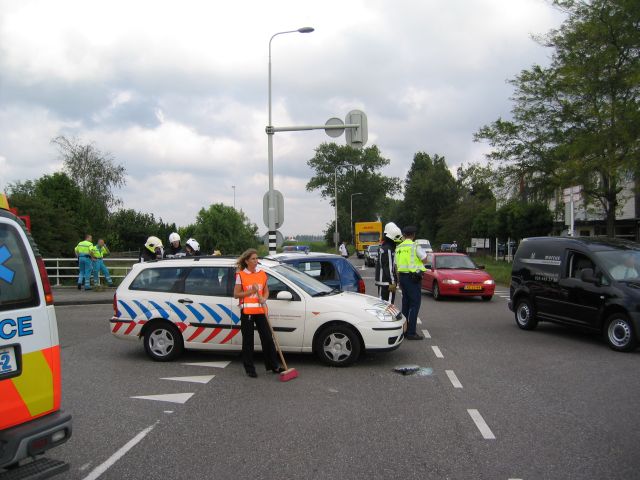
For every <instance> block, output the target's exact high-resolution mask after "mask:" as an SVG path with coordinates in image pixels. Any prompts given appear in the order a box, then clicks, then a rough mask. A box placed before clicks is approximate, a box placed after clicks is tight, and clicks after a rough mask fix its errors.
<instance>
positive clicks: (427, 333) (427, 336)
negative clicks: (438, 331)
mask: <svg viewBox="0 0 640 480" xmlns="http://www.w3.org/2000/svg"><path fill="white" fill-rule="evenodd" d="M422 334H423V335H424V338H431V334H430V333H429V330H422Z"/></svg>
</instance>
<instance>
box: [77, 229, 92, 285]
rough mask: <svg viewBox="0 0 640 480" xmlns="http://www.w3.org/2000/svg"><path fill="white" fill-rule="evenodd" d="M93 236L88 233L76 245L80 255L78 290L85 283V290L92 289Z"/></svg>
mask: <svg viewBox="0 0 640 480" xmlns="http://www.w3.org/2000/svg"><path fill="white" fill-rule="evenodd" d="M92 240H93V237H92V236H91V234H89V233H88V234H86V235H85V236H84V240H83V241H81V242H79V243H78V245H76V248H75V249H74V250H75V253H76V257H78V290H80V289H81V288H82V284H83V283H84V289H85V290H91V283H90V282H91V269H92V268H93V265H92V263H93V262H92V260H91V259H92V258H93V243H92Z"/></svg>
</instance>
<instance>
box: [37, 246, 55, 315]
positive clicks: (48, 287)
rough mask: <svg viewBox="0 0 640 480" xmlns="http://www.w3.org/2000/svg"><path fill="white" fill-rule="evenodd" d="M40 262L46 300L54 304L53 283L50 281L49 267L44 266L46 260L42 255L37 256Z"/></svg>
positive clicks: (39, 266)
mask: <svg viewBox="0 0 640 480" xmlns="http://www.w3.org/2000/svg"><path fill="white" fill-rule="evenodd" d="M36 263H37V264H38V272H40V280H42V289H43V290H44V301H45V302H46V304H47V305H53V291H52V290H51V284H50V283H49V275H47V269H46V268H45V266H44V260H43V259H42V257H38V258H36Z"/></svg>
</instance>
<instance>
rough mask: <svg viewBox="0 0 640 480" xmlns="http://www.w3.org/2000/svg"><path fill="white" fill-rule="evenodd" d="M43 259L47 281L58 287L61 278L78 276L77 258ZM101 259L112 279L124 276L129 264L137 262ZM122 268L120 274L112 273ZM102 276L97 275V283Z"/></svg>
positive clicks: (60, 283) (120, 259)
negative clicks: (122, 270)
mask: <svg viewBox="0 0 640 480" xmlns="http://www.w3.org/2000/svg"><path fill="white" fill-rule="evenodd" d="M43 260H44V265H45V268H46V269H47V275H48V276H49V281H50V282H51V284H52V285H55V286H56V287H59V286H60V285H62V282H61V280H63V279H69V278H72V279H74V280H75V279H77V278H78V271H79V270H80V269H79V267H78V259H77V258H75V257H73V258H45V259H43ZM103 261H104V264H105V266H106V267H107V268H108V269H109V273H110V274H111V278H112V279H116V278H124V277H126V276H127V274H128V273H129V271H130V270H131V266H132V265H133V264H135V263H138V259H137V258H104V259H103ZM123 268H124V272H123V273H122V274H120V272H118V273H117V274H115V273H113V272H114V271H115V270H121V269H123ZM102 278H104V277H102V276H101V275H99V276H98V284H100V282H101V279H102ZM54 281H55V283H54Z"/></svg>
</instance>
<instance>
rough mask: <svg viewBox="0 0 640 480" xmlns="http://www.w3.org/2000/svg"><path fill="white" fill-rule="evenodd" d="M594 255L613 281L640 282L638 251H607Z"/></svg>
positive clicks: (639, 256) (639, 252) (639, 254)
mask: <svg viewBox="0 0 640 480" xmlns="http://www.w3.org/2000/svg"><path fill="white" fill-rule="evenodd" d="M595 255H596V257H597V258H598V260H599V263H600V265H601V266H602V268H604V269H605V270H606V271H607V272H609V275H611V276H612V277H613V279H614V280H635V281H638V280H640V250H609V251H606V252H596V253H595Z"/></svg>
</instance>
